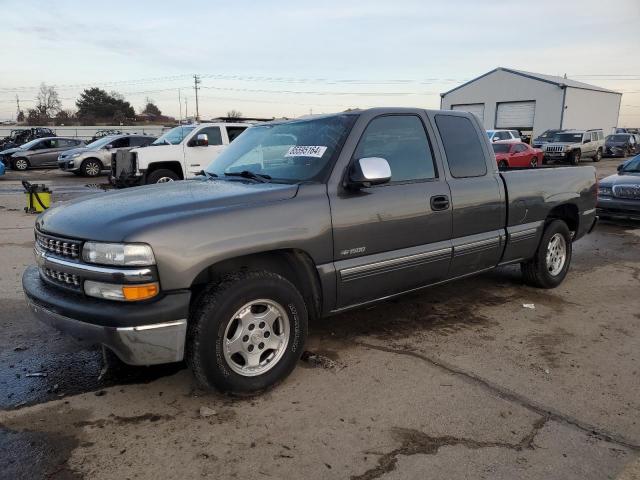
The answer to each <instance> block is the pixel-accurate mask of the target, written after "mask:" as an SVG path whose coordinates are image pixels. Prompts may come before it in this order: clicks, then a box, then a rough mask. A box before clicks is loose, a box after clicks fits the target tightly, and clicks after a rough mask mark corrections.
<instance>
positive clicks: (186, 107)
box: [184, 97, 189, 120]
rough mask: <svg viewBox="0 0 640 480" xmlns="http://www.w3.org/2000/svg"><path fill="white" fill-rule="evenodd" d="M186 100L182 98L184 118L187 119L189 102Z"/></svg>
mask: <svg viewBox="0 0 640 480" xmlns="http://www.w3.org/2000/svg"><path fill="white" fill-rule="evenodd" d="M188 100H189V99H188V98H187V97H184V118H186V119H187V120H188V119H189V102H188Z"/></svg>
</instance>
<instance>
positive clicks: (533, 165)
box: [531, 158, 538, 168]
mask: <svg viewBox="0 0 640 480" xmlns="http://www.w3.org/2000/svg"><path fill="white" fill-rule="evenodd" d="M531 166H532V167H534V168H535V167H537V166H538V160H537V159H536V158H532V159H531Z"/></svg>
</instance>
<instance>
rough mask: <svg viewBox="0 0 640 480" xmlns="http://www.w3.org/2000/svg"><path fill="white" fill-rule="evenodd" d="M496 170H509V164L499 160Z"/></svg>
mask: <svg viewBox="0 0 640 480" xmlns="http://www.w3.org/2000/svg"><path fill="white" fill-rule="evenodd" d="M498 168H499V169H500V170H506V169H507V168H509V164H508V163H507V161H506V160H500V162H499V163H498Z"/></svg>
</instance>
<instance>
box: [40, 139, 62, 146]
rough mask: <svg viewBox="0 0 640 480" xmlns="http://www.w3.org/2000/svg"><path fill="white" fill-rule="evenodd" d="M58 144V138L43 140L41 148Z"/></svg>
mask: <svg viewBox="0 0 640 480" xmlns="http://www.w3.org/2000/svg"><path fill="white" fill-rule="evenodd" d="M59 146H60V140H58V139H57V138H56V139H52V140H45V141H44V142H42V148H58V147H59Z"/></svg>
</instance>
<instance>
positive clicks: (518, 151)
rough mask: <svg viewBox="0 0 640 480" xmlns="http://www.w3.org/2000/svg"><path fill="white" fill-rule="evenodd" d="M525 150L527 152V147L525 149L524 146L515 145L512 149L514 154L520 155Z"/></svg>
mask: <svg viewBox="0 0 640 480" xmlns="http://www.w3.org/2000/svg"><path fill="white" fill-rule="evenodd" d="M526 150H527V147H525V146H524V145H516V146H515V148H514V149H513V151H514V152H515V153H522V152H524V151H526Z"/></svg>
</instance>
